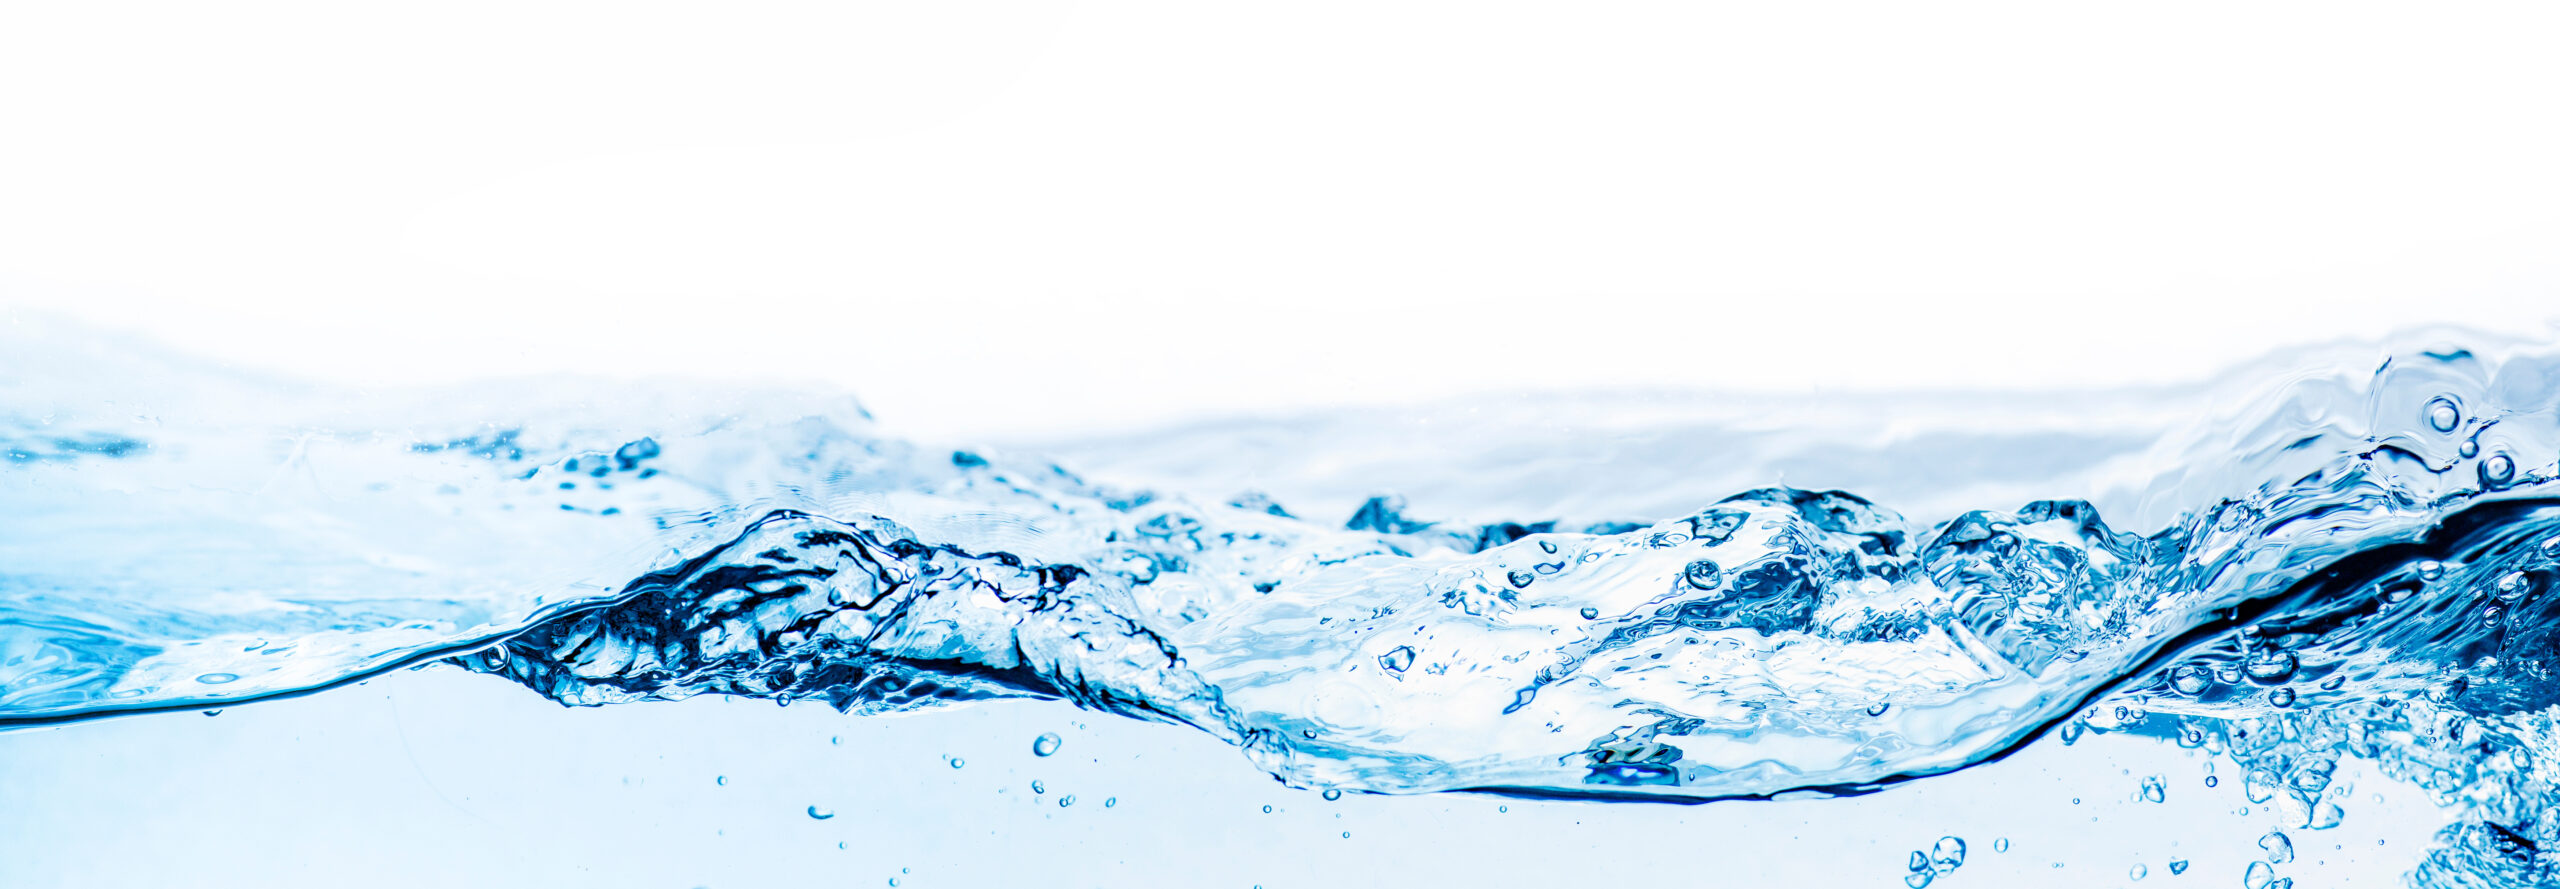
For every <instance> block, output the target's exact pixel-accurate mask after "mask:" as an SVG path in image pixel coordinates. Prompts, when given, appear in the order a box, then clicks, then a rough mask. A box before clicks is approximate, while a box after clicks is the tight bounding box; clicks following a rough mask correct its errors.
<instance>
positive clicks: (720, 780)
mask: <svg viewBox="0 0 2560 889" xmlns="http://www.w3.org/2000/svg"><path fill="white" fill-rule="evenodd" d="M711 783H713V784H718V785H720V786H722V787H727V786H729V776H727V775H721V776H718V777H715V778H712V779H711Z"/></svg>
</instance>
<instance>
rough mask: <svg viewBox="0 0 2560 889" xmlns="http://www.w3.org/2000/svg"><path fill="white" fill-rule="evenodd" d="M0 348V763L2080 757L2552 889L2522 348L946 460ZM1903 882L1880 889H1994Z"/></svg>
mask: <svg viewBox="0 0 2560 889" xmlns="http://www.w3.org/2000/svg"><path fill="white" fill-rule="evenodd" d="M5 346H6V348H5V349H0V356H5V357H0V458H4V459H5V462H0V503H5V504H7V507H8V508H7V509H6V510H0V724H7V725H15V726H36V725H52V724H60V723H66V722H75V721H83V720H92V719H97V718H101V717H107V716H113V715H117V714H131V713H138V712H147V711H197V710H207V709H214V708H226V709H227V708H231V707H235V706H239V705H242V704H247V703H249V702H253V701H258V700H260V699H264V698H272V697H278V696H286V695H294V694H298V693H303V692H309V691H313V690H322V691H324V693H326V690H327V689H330V688H333V687H338V686H342V685H344V684H345V683H348V682H351V681H354V680H358V679H362V678H365V677H368V676H373V675H376V674H379V673H381V672H383V671H385V670H389V669H393V668H397V667H402V666H417V665H429V666H430V667H431V668H432V669H443V670H451V669H453V668H459V669H460V670H468V671H471V672H474V673H479V674H485V675H484V676H483V677H480V678H482V681H484V682H498V681H502V680H503V681H509V682H513V683H515V684H517V685H521V686H523V687H525V688H526V689H529V690H530V691H531V692H532V693H534V694H538V695H541V696H543V697H547V698H549V699H552V700H555V701H558V702H561V703H564V704H573V705H601V704H624V703H635V702H644V701H665V700H675V699H683V698H689V697H695V696H701V695H718V696H729V697H744V698H764V699H774V700H780V701H786V702H787V701H813V702H818V703H822V704H824V705H826V706H831V707H834V708H836V709H838V710H843V711H847V712H851V713H857V714H864V715H879V714H891V713H901V712H909V711H916V710H922V709H929V708H936V707H944V706H948V705H953V704H958V703H963V702H968V701H977V700H986V699H994V698H1053V699H1063V700H1065V701H1069V702H1072V703H1073V704H1075V705H1077V706H1080V707H1083V708H1087V709H1091V710H1097V711H1105V712H1108V713H1115V714H1119V715H1123V716H1129V717H1135V718H1138V719H1142V720H1152V721H1158V722H1168V723H1175V724H1179V725H1184V726H1189V727H1192V728H1195V729H1197V730H1199V731H1201V732H1205V733H1206V734H1207V735H1208V736H1210V737H1213V738H1215V739H1217V740H1219V741H1223V742H1225V743H1227V744H1231V745H1233V746H1234V747H1235V748H1237V749H1238V750H1240V751H1241V753H1242V763H1240V764H1238V765H1237V766H1236V768H1238V769H1246V768H1251V769H1259V770H1260V771H1262V772H1265V773H1268V774H1270V775H1272V776H1274V777H1277V778H1278V779H1279V780H1280V781H1282V782H1283V783H1285V784H1288V785H1290V786H1293V787H1300V788H1307V789H1310V790H1322V791H1327V792H1335V793H1345V794H1388V795H1405V794H1424V793H1440V792H1450V791H1482V792H1490V793H1496V794H1501V795H1504V796H1507V797H1514V798H1521V797H1525V798H1571V799H1589V800H1608V801H1626V802H1682V803H1694V802H1704V801H1712V800H1722V799H1730V798H1779V799H1790V800H1793V799H1808V798H1820V797H1837V796H1855V795H1859V794H1863V793H1866V792H1869V791H1873V790H1877V789H1881V788H1885V787H1888V786H1892V785H1896V784H1899V783H1904V782H1911V781H1914V780H1921V782H1922V783H1927V781H1926V780H1925V779H1931V778H1933V776H1944V775H1948V774H1949V773H1953V772H1957V771H1958V770H1963V769H1967V768H1968V767H1972V766H1976V765H1979V764H1982V763H1986V762H1990V761H1994V760H1998V759H2001V758H2003V757H2007V756H2009V755H2011V754H2013V753H2016V752H2018V751H2020V750H2022V749H2024V748H2026V747H2027V746H2028V745H2031V744H2039V743H2040V742H2043V741H2044V740H2045V739H2050V740H2051V742H2052V743H2057V744H2070V743H2076V742H2079V741H2081V740H2082V739H2084V738H2086V737H2089V736H2091V735H2093V734H2094V735H2124V736H2140V737H2149V738H2156V739H2159V741H2160V742H2161V743H2164V744H2174V745H2177V746H2180V747H2187V748H2193V749H2196V750H2201V751H2206V752H2208V753H2210V754H2211V755H2212V756H2214V757H2216V761H2218V762H2221V763H2224V765H2223V767H2222V769H2221V771H2220V775H2222V776H2223V777H2222V780H2227V781H2230V782H2235V783H2237V784H2239V785H2240V786H2241V788H2242V790H2243V792H2244V794H2245V797H2246V799H2247V800H2248V802H2249V804H2250V805H2253V806H2258V807H2263V808H2264V809H2267V810H2271V811H2273V812H2275V813H2276V814H2277V816H2278V818H2279V819H2280V821H2281V822H2282V825H2281V827H2282V829H2280V830H2279V831H2277V832H2275V833H2273V834H2271V835H2269V836H2254V835H2253V836H2251V837H2247V838H2244V839H2245V841H2247V842H2250V843H2255V844H2257V849H2258V856H2257V866H2253V867H2252V868H2250V869H2248V870H2246V871H2244V872H2242V873H2240V874H2237V875H2233V876H2231V877H2228V878H2237V879H2241V880H2243V881H2244V885H2248V886H2250V887H2251V889H2268V887H2273V886H2277V885H2280V881H2282V880H2285V879H2289V878H2290V875H2289V874H2288V871H2289V870H2290V869H2294V868H2296V867H2297V865H2296V864H2295V862H2294V861H2293V860H2292V859H2293V854H2292V853H2291V852H2290V851H2285V850H2290V849H2291V848H2292V845H2291V844H2293V843H2294V842H2295V840H2294V839H2292V838H2290V837H2292V836H2311V835H2316V833H2317V832H2319V831H2325V830H2333V829H2336V828H2337V827H2338V826H2339V824H2340V823H2341V822H2342V821H2343V820H2344V819H2345V818H2346V817H2347V815H2346V812H2347V810H2348V809H2349V808H2350V807H2351V806H2352V805H2353V802H2354V801H2353V800H2351V799H2349V798H2348V795H2349V793H2350V792H2351V791H2350V790H2349V789H2347V787H2346V782H2339V781H2336V780H2334V776H2335V775H2336V774H2337V773H2338V772H2339V771H2340V770H2341V768H2343V767H2344V766H2342V763H2347V762H2350V761H2354V762H2362V763H2367V764H2370V766H2371V767H2372V768H2373V769H2375V770H2376V771H2378V772H2379V773H2381V774H2383V775H2386V776H2389V777H2391V778H2393V779H2395V780H2400V781H2405V782H2408V783H2411V784H2414V785H2417V786H2419V787H2421V788H2424V789H2425V790H2426V791H2427V792H2428V794H2430V796H2431V797H2432V798H2431V800H2429V802H2430V803H2431V804H2432V805H2435V806H2438V807H2441V808H2443V809H2445V810H2447V811H2448V812H2449V813H2450V815H2451V819H2452V820H2451V824H2452V826H2451V827H2448V828H2446V829H2445V830H2443V831H2441V832H2440V833H2438V834H2437V835H2435V836H2433V837H2408V838H2404V839H2403V842H2406V843H2425V844H2432V845H2431V846H2430V851H2429V852H2428V853H2427V854H2426V855H2425V857H2424V858H2423V859H2422V860H2421V861H2420V862H2419V863H2418V864H2417V866H2416V869H2415V870H2414V871H2412V872H2411V873H2409V874H2407V875H2405V879H2406V880H2407V881H2408V882H2410V883H2412V884H2414V885H2422V886H2473V885H2477V886H2516V885H2548V884H2554V883H2555V882H2560V864H2555V862H2560V853H2546V852H2544V851H2543V850H2544V849H2546V848H2553V844H2554V843H2560V821H2555V820H2554V819H2552V818H2551V817H2550V816H2549V815H2548V814H2547V813H2548V812H2549V811H2550V810H2551V809H2552V808H2553V804H2554V802H2555V800H2554V790H2553V784H2552V781H2553V779H2552V778H2551V776H2550V775H2549V774H2548V773H2547V771H2546V770H2545V769H2544V768H2543V767H2542V766H2541V765H2540V763H2541V762H2542V761H2543V759H2544V757H2545V751H2548V750H2549V749H2550V748H2551V746H2552V745H2553V744H2554V742H2555V739H2560V730H2555V728H2554V727H2553V713H2554V712H2555V711H2554V710H2553V705H2554V704H2555V703H2560V679H2555V677H2554V676H2553V675H2552V670H2553V669H2554V664H2553V658H2554V656H2555V654H2560V650H2556V649H2560V645H2556V643H2560V637H2555V635H2554V633H2555V631H2560V616H2556V615H2554V614H2552V613H2550V610H2551V609H2552V608H2554V607H2555V604H2554V603H2560V597H2554V596H2552V595H2550V588H2551V587H2552V586H2553V584H2555V583H2560V499H2555V498H2554V493H2555V491H2554V489H2553V487H2552V481H2551V480H2552V479H2553V478H2554V476H2555V463H2554V461H2555V454H2560V413H2555V404H2556V403H2560V349H2555V348H2552V347H2550V346H2547V345H2539V344H2532V343H2513V342H2504V341H2499V340H2497V339H2496V338H2493V337H2487V336H2479V335H2441V334H2439V335H2431V336H2428V337H2423V338H2412V339H2409V340H2407V341H2405V342H2402V343H2400V344H2397V345H2393V346H2391V347H2388V348H2386V349H2382V350H2379V351H2377V350H2373V349H2357V348H2340V349H2331V350H2317V351H2313V352H2304V353H2290V354H2286V355H2280V356H2275V357H2272V358H2268V359H2265V360H2262V361H2260V362H2258V363H2256V364H2254V365H2249V366H2247V367H2244V368H2242V369H2240V370H2237V371H2235V372H2234V373H2233V374H2232V375H2231V376H2230V377H2229V378H2227V379H2224V380H2221V381H2218V382H2216V383H2214V384H2212V385H2207V386H2201V387H2193V388H2189V389H2181V390H2162V391H2153V392H2143V393H2118V394H2114V395H2108V396H2105V397H2087V396H2083V397H2073V398H2060V397H2055V398H2036V397H2026V396H1990V395H1975V396H1969V395H1965V394H1962V393H1940V394H1927V395H1911V396H1904V397H1884V396H1864V397H1858V398H1843V399H1836V400H1833V401H1831V402H1829V403H1820V402H1801V401H1788V400H1782V399H1770V398H1758V399H1722V400H1719V399H1711V398H1700V397H1694V396H1675V395H1663V394H1655V395H1643V396H1639V395H1628V394H1617V395H1594V396H1587V397H1575V398H1565V397H1556V396H1549V397H1545V398H1537V399H1522V400H1518V401H1504V402H1489V403H1488V404H1489V405H1490V406H1491V408H1490V409H1491V410H1493V411H1494V412H1496V414H1498V415H1500V418H1499V419H1497V420H1490V421H1489V420H1487V419H1485V418H1484V415H1483V412H1484V411H1485V410H1486V409H1487V406H1486V405H1476V406H1469V407H1465V408H1457V409H1450V411H1449V412H1448V413H1445V414H1439V415H1433V414H1429V413H1428V412H1424V413H1421V414H1417V416H1424V417H1426V418H1435V419H1436V420H1437V422H1436V425H1434V426H1433V427H1432V428H1430V429H1426V430H1416V429H1412V428H1397V427H1396V426H1395V423H1394V421H1389V420H1381V419H1380V418H1378V417H1376V416H1374V415H1372V416H1368V417H1362V416H1359V415H1343V416H1337V417H1332V418H1309V419H1302V420H1268V421H1266V420H1231V421H1221V422H1216V423H1206V424H1203V425H1200V426H1195V427H1189V428H1184V429H1176V430H1157V431H1152V432H1145V433H1138V434H1132V435H1129V436H1108V437H1102V438H1088V439H1083V440H1057V441H1048V442H1010V443H1006V442H999V443H994V445H995V446H991V447H990V446H970V445H967V444H965V443H963V444H961V445H959V446H953V445H949V444H928V443H922V442H917V441H912V440H909V439H906V438H902V437H900V436H899V435H897V434H896V433H895V432H894V429H893V428H892V427H890V426H886V425H883V424H881V423H879V422H877V421H874V420H873V419H872V418H871V417H870V416H869V415H868V414H867V413H865V412H864V411H863V410H862V408H861V407H860V406H859V404H858V403H857V402H855V401H854V400H852V399H851V398H849V397H847V396H844V395H842V394H839V393H830V392H825V391H813V392H784V391H740V390H723V389H713V388H704V387H698V386H690V385H685V384H679V383H656V384H618V383H604V382H585V383H580V382H557V381H555V382H548V383H539V384H523V385H504V386H501V385H487V386H476V387H467V388H462V389H454V390H440V391H431V392H396V393H384V392H371V393H363V392H344V391H337V390H333V389H329V388H327V387H325V386H321V385H316V384H308V383H300V382H292V381H275V380H263V379H257V378H253V377H249V376H246V375H243V374H239V373H236V372H232V371H227V370H223V369H219V368H208V367H202V366H196V365H192V364H190V363H189V362H188V361H187V360H186V359H184V358H180V357H175V356H167V355H162V354H159V353H156V352H154V351H151V350H149V349H147V348H141V347H137V346H133V345H130V344H125V343H121V342H118V341H115V340H113V339H108V338H100V337H92V336H88V335H85V334H80V333H78V332H63V331H56V332H51V333H49V334H48V335H46V336H44V337H41V338H31V339H27V340H25V341H20V342H11V343H7V344H5ZM1542 421H1544V422H1542ZM1559 425H1561V427H1562V430H1561V431H1559ZM1595 443H1599V444H1595ZM1595 447H1601V448H1603V449H1604V450H1605V453H1601V454H1596V455H1595V454H1594V453H1593V452H1592V449H1593V448H1595ZM1080 459H1081V460H1082V462H1083V464H1085V465H1084V466H1083V467H1081V468H1080V467H1079V465H1078V463H1079V460H1080ZM1080 473H1091V474H1089V475H1088V474H1080ZM1897 506H1899V509H1897ZM1026 743H1031V742H1028V741H1026ZM1043 792H1045V791H1043ZM2158 792H2160V791H2158V790H2157V789H2156V788H2154V787H2153V786H2151V785H2148V784H2145V785H2142V789H2141V790H2140V791H2139V793H2141V794H2143V795H2146V796H2149V795H2153V794H2155V793H2158ZM2104 793H2105V794H2106V795H2109V796H2113V795H2116V790H2115V789H2113V788H2110V789H2108V790H2106V791H2104ZM2093 795H2096V792H2095V791H2093ZM1732 805H1743V804H1742V803H1733V804H1732ZM808 817H811V818H816V817H817V815H816V814H815V810H814V809H813V810H812V814H810V815H809V816H808ZM2286 831H2291V834H2288V833H2286ZM2271 837H2272V838H2271ZM1949 839H1950V840H1954V841H1957V842H1956V845H1954V846H1948V845H1946V844H1922V848H1921V849H1918V850H1915V856H1916V857H1914V858H1913V859H1912V861H1911V864H1912V865H1913V866H1912V867H1911V868H1909V869H1908V870H1907V872H1905V873H1897V874H1893V875H1890V876H1892V877H1893V878H1895V879H1897V881H1899V882H1903V883H1904V884H1906V885H1911V886H1919V885H1925V884H1927V883H1929V882H1930V881H1932V880H1936V879H1954V878H1955V877H1953V876H1952V875H1953V874H1956V873H1958V872H1959V871H1960V870H1961V869H1962V867H1963V864H1962V862H1963V861H1964V860H1966V859H1967V856H1973V855H1981V854H1983V851H1984V850H1983V849H1982V848H1981V845H1982V844H1983V843H1986V842H1987V840H1986V839H1984V838H1979V837H1977V838H1975V839H1974V840H1973V841H1972V845H1971V846H1967V845H1966V844H1965V843H1964V842H1963V838H1960V837H1950V838H1949ZM2280 843H2281V844H2283V846H2282V849H2279V848H2277V846H2278V845H2279V844H2280ZM1968 849H1969V851H1964V850H1968ZM2161 870H2162V871H2164V872H2165V871H2166V870H2167V868H2166V867H2165V865H2164V866H2162V867H2161ZM2159 878H2160V877H2158V876H2154V877H2151V879H2159ZM2224 878H2226V877H2222V876H2217V877H2215V879H2224Z"/></svg>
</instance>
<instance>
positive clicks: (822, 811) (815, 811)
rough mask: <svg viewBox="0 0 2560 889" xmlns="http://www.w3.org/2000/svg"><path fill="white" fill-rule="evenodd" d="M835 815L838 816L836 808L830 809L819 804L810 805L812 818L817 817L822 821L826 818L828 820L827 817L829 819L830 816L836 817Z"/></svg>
mask: <svg viewBox="0 0 2560 889" xmlns="http://www.w3.org/2000/svg"><path fill="white" fill-rule="evenodd" d="M835 816H836V812H835V810H834V809H828V808H823V807H819V806H810V807H809V817H811V818H815V819H818V820H820V821H825V820H827V819H829V818H833V817H835Z"/></svg>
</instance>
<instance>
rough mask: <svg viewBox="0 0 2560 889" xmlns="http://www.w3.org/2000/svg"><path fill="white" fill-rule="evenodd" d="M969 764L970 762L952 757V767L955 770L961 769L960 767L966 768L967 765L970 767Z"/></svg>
mask: <svg viewBox="0 0 2560 889" xmlns="http://www.w3.org/2000/svg"><path fill="white" fill-rule="evenodd" d="M968 764H969V761H968V760H965V759H961V758H960V757H957V756H954V757H952V758H951V767H952V768H955V769H956V768H960V767H962V766H966V765H968Z"/></svg>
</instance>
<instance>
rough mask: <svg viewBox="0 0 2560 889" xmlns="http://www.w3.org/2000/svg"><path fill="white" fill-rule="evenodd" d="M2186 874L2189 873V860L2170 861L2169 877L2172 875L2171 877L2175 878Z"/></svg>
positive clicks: (2176, 859) (2174, 859) (2175, 859)
mask: <svg viewBox="0 0 2560 889" xmlns="http://www.w3.org/2000/svg"><path fill="white" fill-rule="evenodd" d="M2186 872H2187V860H2186V859H2184V858H2173V859H2170V860H2169V875H2170V876H2173V877H2174V876H2177V875H2179V874H2183V873H2186Z"/></svg>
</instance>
